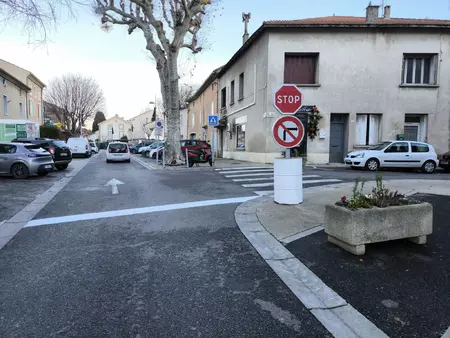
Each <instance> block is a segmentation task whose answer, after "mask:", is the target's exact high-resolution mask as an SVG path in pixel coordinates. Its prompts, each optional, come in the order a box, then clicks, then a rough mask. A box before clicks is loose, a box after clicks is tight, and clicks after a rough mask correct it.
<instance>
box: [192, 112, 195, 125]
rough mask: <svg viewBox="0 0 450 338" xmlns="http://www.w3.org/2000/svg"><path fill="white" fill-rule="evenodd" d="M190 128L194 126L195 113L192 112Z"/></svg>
mask: <svg viewBox="0 0 450 338" xmlns="http://www.w3.org/2000/svg"><path fill="white" fill-rule="evenodd" d="M191 125H192V128H194V127H195V113H194V112H192V122H191Z"/></svg>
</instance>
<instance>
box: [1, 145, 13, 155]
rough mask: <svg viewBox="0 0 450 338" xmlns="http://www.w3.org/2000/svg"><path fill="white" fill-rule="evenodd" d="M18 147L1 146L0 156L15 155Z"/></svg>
mask: <svg viewBox="0 0 450 338" xmlns="http://www.w3.org/2000/svg"><path fill="white" fill-rule="evenodd" d="M16 149H17V147H16V146H13V145H11V144H0V154H14V153H15V152H16Z"/></svg>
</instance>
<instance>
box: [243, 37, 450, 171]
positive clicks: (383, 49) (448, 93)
mask: <svg viewBox="0 0 450 338" xmlns="http://www.w3.org/2000/svg"><path fill="white" fill-rule="evenodd" d="M302 31H303V32H304V33H299V32H285V33H281V32H279V33H271V34H270V37H269V56H268V64H269V65H270V66H269V74H268V75H269V81H268V88H267V95H266V104H265V107H267V109H266V110H260V112H263V111H264V112H269V113H273V118H271V122H270V123H266V124H264V126H263V130H261V129H260V127H259V126H258V127H256V128H251V131H250V128H249V133H251V134H252V136H250V137H249V138H250V139H251V138H257V137H259V135H261V134H264V135H265V136H266V142H267V143H266V149H265V150H266V152H268V153H270V152H274V151H278V150H279V149H280V148H279V147H278V146H277V145H276V144H275V142H274V141H273V140H272V138H271V136H270V133H271V125H272V124H273V122H274V121H275V118H276V117H278V116H280V114H279V113H277V112H276V111H275V108H273V105H272V101H273V91H274V90H276V88H277V87H278V86H280V85H281V84H282V83H283V77H284V53H286V52H299V53H300V52H303V53H311V52H316V53H319V65H318V74H317V75H318V84H319V85H320V86H310V87H307V86H300V87H299V89H300V90H301V92H302V94H303V104H304V105H316V106H317V107H318V109H319V110H320V111H321V113H322V115H323V119H322V120H321V122H320V124H319V127H320V128H321V129H322V130H324V131H325V135H326V137H325V138H323V139H319V138H316V140H314V141H310V140H308V161H310V162H313V163H327V162H328V161H329V149H330V148H329V137H328V136H329V134H330V113H345V114H349V119H348V121H349V125H348V128H347V130H348V135H347V140H348V142H347V145H346V146H347V148H348V150H352V149H355V148H358V146H359V145H358V144H356V142H355V138H356V133H357V125H356V114H358V113H372V114H382V117H381V128H380V129H381V131H380V136H379V140H380V141H381V140H390V139H395V138H396V135H397V134H403V131H404V124H405V122H404V121H405V114H419V115H427V120H428V126H427V127H426V126H425V129H428V130H427V137H426V138H425V141H428V142H429V143H431V144H432V145H433V146H435V148H436V151H437V152H445V151H447V150H448V149H449V115H450V88H449V87H450V82H449V78H450V67H449V65H450V56H449V52H450V37H449V35H448V34H439V33H437V31H436V30H434V31H429V32H426V31H423V32H421V33H417V32H412V31H411V32H406V31H402V32H400V31H389V32H388V31H386V30H382V31H381V30H380V31H376V32H374V31H371V32H369V31H361V30H356V29H352V30H336V29H334V31H333V33H331V32H330V33H322V32H317V31H316V32H315V31H305V30H302ZM416 31H417V30H416ZM355 51H357V52H355ZM403 53H414V54H417V53H438V54H439V57H438V60H439V66H438V82H437V84H438V87H427V88H423V87H421V88H419V87H403V86H400V83H401V82H400V81H401V75H402V60H403ZM261 58H262V59H264V56H262V57H261ZM262 107H264V106H262ZM256 114H257V113H255V115H256ZM251 125H252V126H253V124H251ZM425 132H426V130H425ZM257 150H258V151H261V150H262V149H259V148H258V149H257Z"/></svg>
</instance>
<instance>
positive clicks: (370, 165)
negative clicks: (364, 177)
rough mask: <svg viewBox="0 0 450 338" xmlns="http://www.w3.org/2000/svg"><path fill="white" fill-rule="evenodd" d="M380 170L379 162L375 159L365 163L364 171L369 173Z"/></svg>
mask: <svg viewBox="0 0 450 338" xmlns="http://www.w3.org/2000/svg"><path fill="white" fill-rule="evenodd" d="M379 168H380V161H378V160H377V159H376V158H369V159H368V160H367V162H366V169H367V170H370V171H377V170H378V169H379Z"/></svg>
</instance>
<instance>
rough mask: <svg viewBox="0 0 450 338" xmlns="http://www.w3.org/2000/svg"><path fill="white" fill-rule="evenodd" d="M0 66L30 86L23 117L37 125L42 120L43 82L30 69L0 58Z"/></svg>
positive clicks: (41, 122)
mask: <svg viewBox="0 0 450 338" xmlns="http://www.w3.org/2000/svg"><path fill="white" fill-rule="evenodd" d="M0 68H2V69H4V70H5V71H6V72H8V73H9V74H11V75H12V76H14V77H15V78H17V79H18V80H19V81H21V82H22V83H25V84H26V85H27V87H29V88H30V92H29V93H28V95H27V104H26V110H25V114H26V116H25V119H27V120H29V121H33V122H35V123H37V124H39V125H41V124H43V122H44V114H43V91H44V88H45V84H44V83H43V82H42V81H41V80H39V79H38V78H37V77H36V76H35V75H34V74H33V73H31V72H30V71H28V70H26V69H23V68H20V67H18V66H16V65H14V64H12V63H10V62H7V61H5V60H1V59H0Z"/></svg>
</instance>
